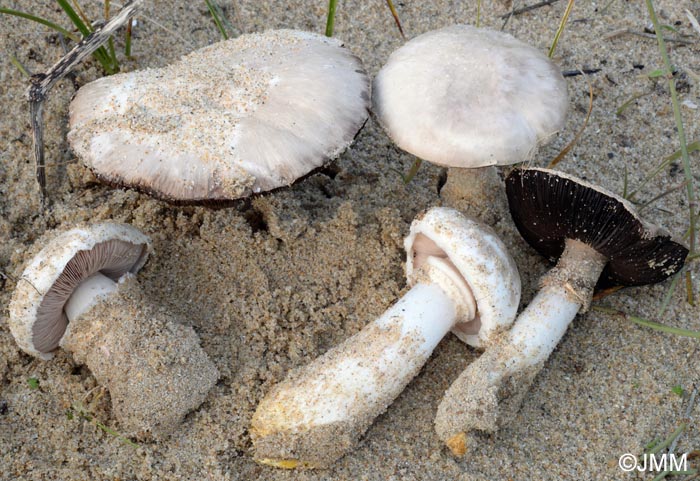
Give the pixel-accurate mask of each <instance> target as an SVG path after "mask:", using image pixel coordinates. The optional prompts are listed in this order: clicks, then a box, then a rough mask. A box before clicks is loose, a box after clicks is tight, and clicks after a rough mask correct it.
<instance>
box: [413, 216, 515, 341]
mask: <svg viewBox="0 0 700 481" xmlns="http://www.w3.org/2000/svg"><path fill="white" fill-rule="evenodd" d="M404 246H405V249H406V276H407V278H408V282H409V283H412V282H413V273H414V271H417V270H418V269H419V268H420V266H421V265H422V263H423V262H425V260H426V258H427V257H428V256H435V257H439V258H442V259H445V260H447V261H449V262H450V263H451V265H452V266H453V267H454V268H455V269H456V270H457V271H458V272H459V274H460V275H461V276H462V278H463V279H464V280H465V281H466V283H467V285H468V286H469V289H470V290H471V292H472V295H473V297H474V299H475V301H476V318H475V319H474V320H472V321H471V322H467V323H462V324H458V325H457V326H455V328H454V329H453V330H452V332H453V333H454V334H455V335H456V336H457V337H458V338H459V339H460V340H462V341H463V342H465V343H467V344H469V345H472V346H475V347H480V346H482V345H483V344H484V343H485V342H487V341H488V340H489V339H490V338H491V336H492V335H493V334H494V332H496V331H498V330H499V328H505V327H508V326H509V325H510V324H511V323H512V322H513V320H514V319H515V315H516V314H517V310H518V304H519V302H520V289H521V286H520V275H519V273H518V268H517V266H516V264H515V261H514V260H513V258H512V257H511V256H510V254H509V253H508V249H507V248H506V246H505V245H504V244H503V242H502V241H501V239H500V238H499V237H498V236H497V235H496V233H495V232H494V231H493V230H492V229H491V228H490V227H488V226H486V225H484V224H482V223H480V222H478V221H476V220H474V219H471V218H469V217H466V216H464V215H463V214H461V213H460V212H458V211H457V210H455V209H451V208H447V207H433V208H431V209H429V210H428V211H426V212H425V213H424V214H422V215H419V216H418V217H416V219H415V220H414V221H413V223H412V224H411V230H410V233H409V235H408V236H407V237H406V239H405V240H404ZM475 328H476V329H478V330H476V332H475Z"/></svg>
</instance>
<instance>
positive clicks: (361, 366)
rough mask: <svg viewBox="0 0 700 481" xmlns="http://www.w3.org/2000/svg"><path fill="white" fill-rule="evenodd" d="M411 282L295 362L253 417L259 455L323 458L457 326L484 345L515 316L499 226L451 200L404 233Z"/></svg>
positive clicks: (349, 440) (319, 461)
mask: <svg viewBox="0 0 700 481" xmlns="http://www.w3.org/2000/svg"><path fill="white" fill-rule="evenodd" d="M404 244H405V247H406V253H407V258H406V276H407V278H408V284H409V286H411V289H410V290H409V291H408V292H407V293H406V294H404V296H403V297H402V298H401V299H400V300H399V301H398V302H397V303H396V304H395V305H394V306H392V307H391V308H389V309H388V310H387V311H386V312H385V313H384V314H383V315H382V316H381V317H380V318H379V319H377V320H376V321H374V322H372V323H370V324H368V325H367V326H366V327H365V328H364V329H363V330H362V331H361V332H359V333H358V334H356V335H354V336H352V337H351V338H349V339H347V340H346V341H345V342H343V343H342V344H340V345H339V346H337V347H335V348H333V349H331V350H330V351H328V352H326V353H325V354H324V355H323V356H321V357H319V358H317V359H316V360H315V361H313V362H312V363H311V364H309V365H307V366H305V367H303V368H300V369H298V370H296V371H293V372H292V373H291V374H290V375H289V376H288V377H287V379H285V380H284V381H283V382H281V383H280V384H278V385H277V386H275V387H274V388H273V389H272V390H271V391H270V392H269V393H268V394H267V395H266V396H265V398H264V399H263V400H262V402H261V403H260V404H259V406H258V408H257V410H256V412H255V414H254V416H253V419H252V423H251V430H250V433H251V437H252V439H253V443H254V445H255V457H256V460H257V461H258V462H261V463H265V464H270V465H273V466H278V467H284V468H294V467H314V468H318V467H327V466H329V465H331V464H332V463H333V462H334V461H335V460H336V459H338V458H339V457H341V456H342V455H343V454H345V453H347V452H348V451H350V450H351V449H352V448H353V447H354V445H355V444H356V442H357V440H358V438H359V437H360V436H361V435H362V434H363V433H364V432H365V431H366V430H367V429H368V428H369V426H370V425H371V424H372V422H373V421H374V419H375V418H376V417H377V416H378V415H379V414H381V413H382V412H384V411H385V410H386V409H387V407H388V406H389V405H390V404H391V403H392V402H393V400H394V399H395V398H396V397H397V396H398V395H399V394H400V393H401V391H403V389H404V388H405V387H406V385H407V384H408V383H409V382H410V381H411V379H413V377H414V376H416V374H418V372H419V371H420V369H421V367H422V366H423V364H424V363H425V362H426V361H427V359H428V357H430V354H431V353H432V352H433V349H434V348H435V346H437V344H438V343H439V342H440V340H441V339H442V338H443V337H444V336H445V335H446V334H447V333H448V332H449V331H450V330H451V331H452V332H453V333H454V334H456V335H457V337H459V339H461V340H462V341H464V342H466V343H467V344H470V345H472V346H482V345H483V344H484V343H485V342H488V340H489V339H490V338H492V337H493V335H494V333H495V332H498V331H499V330H502V329H504V328H505V327H507V326H508V325H509V324H510V322H512V320H513V318H514V317H515V314H516V312H517V308H518V302H519V300H520V277H519V275H518V271H517V268H516V266H515V263H514V261H513V260H512V258H511V257H510V255H509V254H508V252H507V251H506V248H505V246H504V245H503V243H502V242H501V241H500V239H498V237H497V236H496V235H495V234H494V233H493V231H492V230H491V229H490V228H488V227H486V226H484V225H482V224H480V223H478V222H476V221H474V220H471V219H468V218H465V217H464V216H462V215H461V214H460V213H459V212H457V211H456V210H453V209H448V208H433V209H430V210H429V211H427V212H426V213H425V214H424V215H422V216H419V217H418V218H416V220H414V221H413V224H412V225H411V231H410V234H409V235H408V237H407V238H406V240H405V243H404Z"/></svg>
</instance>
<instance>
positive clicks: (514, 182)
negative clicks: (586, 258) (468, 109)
mask: <svg viewBox="0 0 700 481" xmlns="http://www.w3.org/2000/svg"><path fill="white" fill-rule="evenodd" d="M506 194H507V196H508V204H509V206H510V211H511V215H512V217H513V221H514V223H515V225H516V227H517V228H518V231H519V232H520V234H521V235H522V236H523V238H524V239H525V240H526V241H527V242H528V244H530V245H531V246H532V247H533V248H534V249H535V250H537V251H538V252H539V253H540V254H542V255H543V256H545V257H547V258H548V259H550V260H552V261H554V260H556V259H558V258H559V256H560V255H561V253H562V252H563V251H564V243H565V240H566V239H575V240H578V241H580V242H583V243H585V244H587V245H589V246H591V247H593V248H594V249H595V250H596V251H598V252H599V253H600V254H602V255H603V256H605V257H606V258H607V259H608V263H607V265H606V267H605V269H604V270H603V273H602V274H601V277H600V280H599V282H598V287H601V288H602V287H611V286H638V285H645V284H653V283H656V282H660V281H663V280H664V279H666V278H667V277H669V276H671V275H673V274H675V273H676V272H678V271H679V270H680V269H681V268H682V267H683V263H684V261H685V258H686V256H687V255H688V249H686V248H685V247H684V246H683V245H681V244H679V243H677V242H675V241H673V240H672V239H671V237H670V235H669V234H668V233H666V232H665V231H663V230H662V229H661V228H659V227H658V226H656V225H653V224H650V223H647V222H645V221H643V220H642V219H641V218H640V217H639V215H638V214H637V213H636V211H635V209H634V207H633V206H632V204H631V203H630V202H628V201H627V200H625V199H623V198H621V197H619V196H617V195H615V194H613V193H611V192H608V191H606V190H605V189H602V188H600V187H596V186H594V185H591V184H589V183H587V182H585V181H583V180H580V179H577V178H576V177H573V176H570V175H566V174H563V173H561V172H556V171H554V170H548V169H537V168H530V169H515V170H513V171H512V172H511V173H510V174H509V175H508V177H507V178H506Z"/></svg>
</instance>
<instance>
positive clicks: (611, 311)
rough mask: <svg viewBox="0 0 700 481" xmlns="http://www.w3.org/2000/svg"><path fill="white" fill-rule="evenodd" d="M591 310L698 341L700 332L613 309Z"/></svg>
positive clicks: (598, 308)
mask: <svg viewBox="0 0 700 481" xmlns="http://www.w3.org/2000/svg"><path fill="white" fill-rule="evenodd" d="M591 309H593V310H596V311H598V312H604V313H606V314H612V315H615V316H621V317H623V318H625V319H627V320H628V321H632V322H634V323H635V324H638V325H640V326H644V327H648V328H649V329H653V330H655V331H659V332H665V333H668V334H675V335H677V336H684V337H692V338H695V339H700V331H692V330H690V329H683V328H680V327H672V326H667V325H665V324H661V323H660V322H656V321H650V320H648V319H644V318H642V317H638V316H631V315H629V314H627V313H626V312H624V311H621V310H619V309H614V308H612V307H602V306H593V307H592V308H591Z"/></svg>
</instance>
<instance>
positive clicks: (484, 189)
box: [372, 25, 568, 224]
mask: <svg viewBox="0 0 700 481" xmlns="http://www.w3.org/2000/svg"><path fill="white" fill-rule="evenodd" d="M567 106H568V99H567V93H566V82H565V81H564V78H563V77H562V75H561V73H560V71H559V69H558V67H557V66H556V65H555V64H554V63H552V62H551V61H550V60H549V59H548V58H547V56H546V55H544V54H542V53H541V52H540V51H538V50H536V49H534V48H533V47H530V46H529V45H527V44H525V43H523V42H521V41H519V40H517V39H515V38H513V37H512V36H511V35H509V34H507V33H503V32H496V31H493V30H488V29H484V28H475V27H471V26H468V25H453V26H450V27H446V28H442V29H440V30H434V31H431V32H427V33H424V34H423V35H419V36H418V37H416V38H414V39H412V40H411V41H409V42H407V43H406V44H404V45H403V46H402V47H401V48H399V49H398V50H396V51H395V52H393V53H392V54H391V56H390V57H389V60H388V61H387V63H386V65H384V67H382V69H381V70H380V71H379V73H378V74H377V76H376V77H375V79H374V83H373V87H372V109H373V111H374V113H375V115H376V117H377V119H378V120H379V123H380V124H381V125H382V126H383V127H384V130H385V131H386V133H387V134H388V135H389V137H390V138H391V139H392V140H393V141H394V142H395V143H396V145H397V146H399V147H400V148H401V149H403V150H405V151H407V152H409V153H411V154H413V155H415V156H417V157H418V158H420V159H423V160H427V161H428V162H432V163H434V164H437V165H441V166H444V167H449V172H448V176H447V183H446V184H445V186H444V187H443V189H442V191H441V195H442V196H443V197H444V198H445V199H446V201H447V202H448V203H449V204H450V205H451V206H452V207H456V208H459V209H460V210H462V211H463V212H468V213H470V214H472V215H475V216H477V217H479V218H480V219H481V220H483V221H484V222H486V223H488V224H493V223H494V222H495V221H497V220H498V219H499V218H500V217H502V216H505V217H507V209H506V201H505V198H504V196H503V194H502V189H503V187H502V182H501V179H500V178H499V176H498V173H497V171H496V168H495V166H501V165H508V164H514V163H517V162H523V161H526V160H529V159H531V158H532V156H533V155H534V152H535V151H536V149H537V147H538V146H539V145H540V144H542V143H545V142H546V141H547V140H548V139H549V138H550V137H552V135H553V134H554V133H556V131H558V130H559V129H561V128H562V127H563V125H564V121H565V117H566V110H567Z"/></svg>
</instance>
